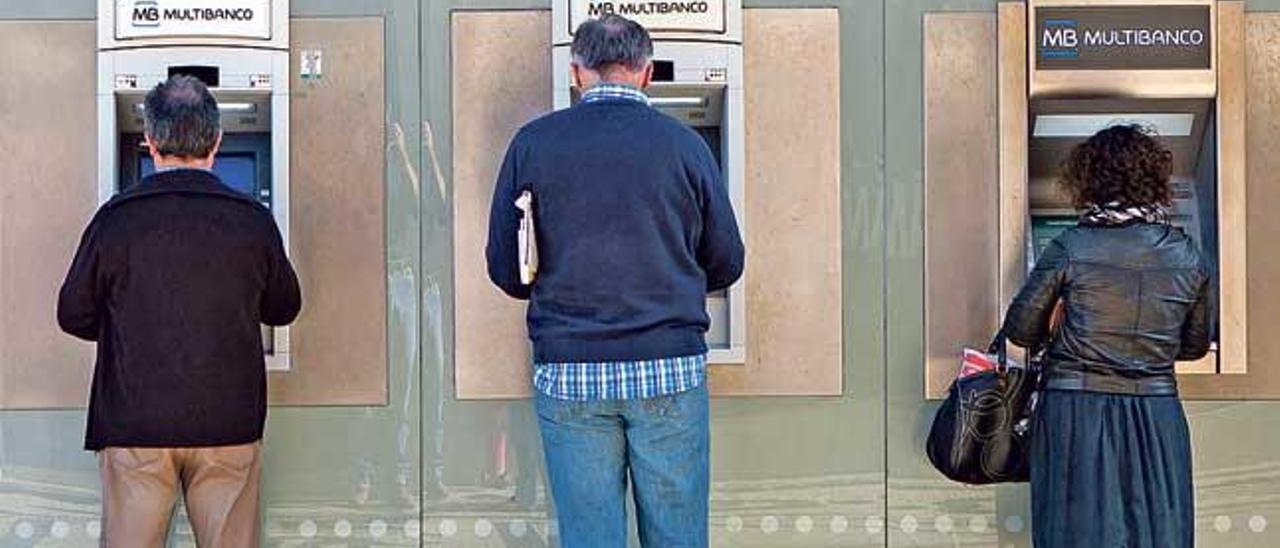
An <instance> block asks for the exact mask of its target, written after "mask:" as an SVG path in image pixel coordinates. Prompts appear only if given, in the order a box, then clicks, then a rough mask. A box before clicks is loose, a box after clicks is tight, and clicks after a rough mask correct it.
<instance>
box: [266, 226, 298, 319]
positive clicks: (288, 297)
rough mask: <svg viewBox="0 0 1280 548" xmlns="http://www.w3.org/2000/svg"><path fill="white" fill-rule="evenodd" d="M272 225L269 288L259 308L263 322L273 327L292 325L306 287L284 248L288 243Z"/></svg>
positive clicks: (268, 268) (269, 251)
mask: <svg viewBox="0 0 1280 548" xmlns="http://www.w3.org/2000/svg"><path fill="white" fill-rule="evenodd" d="M268 224H270V225H271V236H272V238H271V246H270V249H269V250H268V258H267V286H266V290H265V291H263V293H262V302H261V304H260V306H259V308H260V311H259V313H260V314H261V317H262V323H264V324H267V325H270V326H282V325H288V324H290V323H292V322H293V320H294V319H296V318H297V317H298V313H299V312H301V310H302V288H301V287H299V284H298V274H297V273H296V272H294V269H293V264H292V263H291V262H290V261H289V256H288V254H287V253H286V252H285V249H284V240H283V239H282V238H281V237H280V229H279V227H277V226H276V224H275V222H274V221H268Z"/></svg>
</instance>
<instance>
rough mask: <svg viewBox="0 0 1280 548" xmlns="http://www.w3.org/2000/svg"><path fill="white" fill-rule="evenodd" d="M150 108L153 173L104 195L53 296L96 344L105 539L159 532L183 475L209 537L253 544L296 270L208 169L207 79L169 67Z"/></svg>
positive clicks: (272, 234)
mask: <svg viewBox="0 0 1280 548" xmlns="http://www.w3.org/2000/svg"><path fill="white" fill-rule="evenodd" d="M145 108H146V110H145V122H146V142H147V146H148V148H149V149H150V153H151V157H152V159H153V160H154V162H155V166H156V173H155V174H154V175H151V176H148V177H147V178H145V179H144V180H143V181H142V183H141V184H139V185H136V186H134V187H133V188H130V189H128V190H126V191H124V192H122V193H121V194H119V195H117V196H116V197H115V198H113V199H112V200H111V201H109V202H108V203H107V204H105V205H103V206H102V208H101V209H99V210H98V212H97V214H96V215H95V216H94V218H93V220H92V221H91V222H90V223H89V227H88V228H87V229H86V230H85V233H84V236H83V238H82V240H81V242H80V247H79V249H78V250H77V251H76V256H75V259H74V261H73V262H72V264H71V268H70V271H69V272H68V273H67V278H66V281H65V282H64V283H63V286H62V292H61V294H60V295H59V299H58V323H59V325H60V326H61V327H62V329H63V330H64V331H66V332H67V333H70V334H71V335H74V336H76V337H79V338H81V339H85V340H88V341H96V342H97V343H98V349H97V366H96V368H95V370H94V376H93V388H92V394H91V396H90V400H89V418H88V428H87V430H88V431H87V434H86V437H85V448H86V449H89V450H92V451H97V452H98V458H99V464H100V467H101V475H102V488H103V493H102V501H103V521H102V523H103V527H102V539H103V543H104V546H121V547H135V546H157V547H158V546H163V545H164V542H165V535H166V534H167V532H168V521H169V516H170V515H171V512H172V509H173V505H174V502H175V497H176V495H177V489H178V487H179V485H180V486H181V487H182V489H183V492H184V497H185V500H186V506H187V511H188V514H189V515H190V516H191V521H192V526H193V529H194V531H195V534H196V540H197V542H198V543H199V544H200V546H202V547H206V546H228V547H231V546H234V547H244V546H257V545H258V542H259V539H258V537H259V531H260V526H259V517H258V482H259V474H260V470H261V444H260V440H261V438H262V431H263V424H264V421H265V419H266V411H267V407H266V402H267V387H266V370H265V363H264V357H263V345H262V334H261V324H267V325H276V326H278V325H286V324H288V323H290V322H292V321H293V320H294V318H295V317H296V316H297V314H298V311H299V309H300V307H301V295H300V293H301V292H300V290H299V287H298V280H297V277H296V275H295V274H294V271H293V267H292V266H291V265H290V263H289V259H288V257H286V255H285V250H284V246H283V244H282V240H281V237H280V233H279V231H278V229H277V228H276V225H275V222H274V220H273V218H272V216H271V213H270V211H268V210H267V208H265V207H263V206H262V205H261V204H259V203H257V202H256V201H254V200H253V199H252V198H250V197H248V196H244V195H242V194H240V193H238V192H236V191H235V190H232V189H231V188H229V187H227V186H226V185H224V184H223V183H222V181H220V180H219V178H218V176H217V175H215V174H214V173H213V172H212V168H213V162H214V159H215V156H216V155H217V150H218V145H219V144H220V142H221V139H222V130H221V128H220V121H219V114H218V105H217V102H216V101H215V100H214V98H213V96H212V95H211V94H210V93H209V90H208V89H207V88H206V87H205V86H204V84H202V83H201V82H200V81H199V80H196V79H194V78H190V77H185V76H176V77H173V78H170V79H169V80H168V81H167V82H164V83H161V84H159V85H157V86H156V87H155V89H154V90H152V91H151V92H150V93H149V94H148V95H147V98H146V105H145Z"/></svg>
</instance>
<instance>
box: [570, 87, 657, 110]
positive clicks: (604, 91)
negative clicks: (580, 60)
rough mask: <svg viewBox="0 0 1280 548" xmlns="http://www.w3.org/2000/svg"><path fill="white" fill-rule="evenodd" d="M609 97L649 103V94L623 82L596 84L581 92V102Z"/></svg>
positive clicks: (603, 99)
mask: <svg viewBox="0 0 1280 548" xmlns="http://www.w3.org/2000/svg"><path fill="white" fill-rule="evenodd" d="M610 99H630V100H632V101H636V102H639V103H644V104H646V105H647V104H649V96H648V95H645V94H644V92H643V91H640V90H638V89H636V88H633V87H631V86H627V85H623V84H596V85H595V86H593V87H592V88H591V89H588V90H587V91H586V92H584V93H583V94H582V99H581V102H583V103H594V102H596V101H605V100H610Z"/></svg>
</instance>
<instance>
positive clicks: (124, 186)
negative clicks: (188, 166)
mask: <svg viewBox="0 0 1280 548" xmlns="http://www.w3.org/2000/svg"><path fill="white" fill-rule="evenodd" d="M142 138H143V137H142V135H139V134H122V135H121V136H120V164H119V167H120V173H119V183H118V184H119V188H120V190H128V189H129V188H130V187H132V186H133V185H136V184H138V183H140V182H142V178H143V177H146V176H148V175H151V174H153V173H155V171H156V166H155V163H154V162H153V161H152V160H151V155H150V154H148V152H147V149H146V147H145V145H143V144H142ZM213 172H214V173H216V174H217V175H218V178H219V179H222V182H223V183H225V184H226V185H227V186H229V187H231V188H233V189H235V190H236V191H237V192H240V193H242V194H244V195H246V196H249V197H252V198H254V199H255V200H258V201H259V202H261V203H262V205H264V206H267V207H271V196H272V192H271V135H270V134H268V133H226V134H224V135H223V136H222V148H220V149H218V156H217V157H216V158H214V162H213Z"/></svg>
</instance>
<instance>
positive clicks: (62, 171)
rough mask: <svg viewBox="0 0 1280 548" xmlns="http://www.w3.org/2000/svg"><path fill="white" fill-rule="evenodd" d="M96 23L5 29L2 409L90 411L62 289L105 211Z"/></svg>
mask: <svg viewBox="0 0 1280 548" xmlns="http://www.w3.org/2000/svg"><path fill="white" fill-rule="evenodd" d="M95 36H96V35H95V27H94V23H93V22H92V21H75V22H70V21H48V22H35V21H4V22H0V52H3V53H0V74H3V75H5V77H4V78H3V79H0V127H3V128H5V131H0V158H3V160H0V408H6V409H15V408H51V407H83V406H84V405H85V404H86V403H87V402H88V386H89V378H90V376H91V374H92V370H93V345H91V344H88V343H81V342H78V341H76V340H74V339H72V338H71V337H70V336H68V335H64V334H62V332H61V331H60V330H59V329H58V325H57V320H56V317H55V313H54V309H55V306H56V304H57V300H58V288H59V286H60V285H61V283H62V278H63V276H64V275H65V274H66V271H67V266H68V265H69V264H70V263H71V256H72V254H74V253H75V247H76V244H77V243H78V242H79V239H80V233H81V231H82V230H83V228H84V226H85V225H86V224H87V223H88V221H89V218H90V217H92V216H93V211H94V209H95V207H96V205H97V175H96V173H97V172H96V167H97V148H96V147H97V139H96V137H95V136H96V134H95V132H94V130H93V128H94V127H96V125H97V106H96V102H95V99H94V98H95V92H94V76H95V71H94V67H95V60H94V51H95V43H94V40H95Z"/></svg>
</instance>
